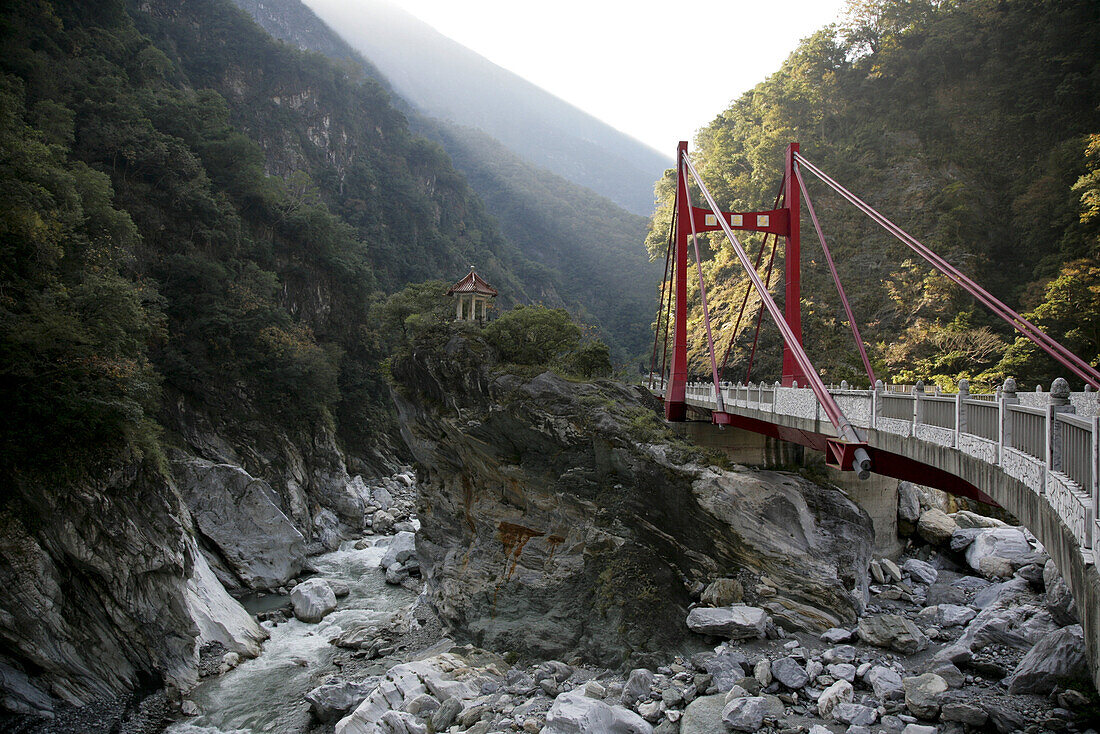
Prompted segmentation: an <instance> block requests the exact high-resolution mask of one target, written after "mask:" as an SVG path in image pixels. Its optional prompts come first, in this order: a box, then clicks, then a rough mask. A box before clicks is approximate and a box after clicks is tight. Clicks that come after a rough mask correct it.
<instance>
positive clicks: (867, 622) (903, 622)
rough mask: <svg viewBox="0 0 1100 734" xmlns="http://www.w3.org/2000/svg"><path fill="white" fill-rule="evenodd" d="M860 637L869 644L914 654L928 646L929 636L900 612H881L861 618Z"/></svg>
mask: <svg viewBox="0 0 1100 734" xmlns="http://www.w3.org/2000/svg"><path fill="white" fill-rule="evenodd" d="M858 634H859V639H861V640H863V641H864V642H866V643H867V644H868V645H875V646H876V647H886V648H890V649H891V650H896V651H897V652H900V653H902V654H903V655H912V654H913V653H915V652H920V651H921V650H924V649H925V648H927V647H928V637H927V636H925V634H924V633H923V632H921V630H920V628H918V627H917V625H915V624H913V623H912V622H911V621H909V620H908V619H906V618H905V617H902V616H900V615H898V614H879V615H872V616H867V617H864V618H863V619H861V620H859V627H858Z"/></svg>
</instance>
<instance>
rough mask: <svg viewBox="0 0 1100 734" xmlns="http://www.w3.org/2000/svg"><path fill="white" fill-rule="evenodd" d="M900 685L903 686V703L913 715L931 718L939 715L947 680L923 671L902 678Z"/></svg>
mask: <svg viewBox="0 0 1100 734" xmlns="http://www.w3.org/2000/svg"><path fill="white" fill-rule="evenodd" d="M902 685H903V686H905V705H906V707H907V708H908V709H909V711H910V712H912V714H913V715H914V716H916V717H918V718H921V719H932V720H934V719H935V718H936V717H937V716H939V714H940V704H941V703H942V702H943V695H944V694H945V693H947V681H945V680H944V679H943V678H941V677H939V676H938V675H936V674H935V673H925V674H924V675H918V676H914V677H912V678H906V679H904V680H903V681H902Z"/></svg>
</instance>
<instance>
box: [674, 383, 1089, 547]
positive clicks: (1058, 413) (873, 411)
mask: <svg viewBox="0 0 1100 734" xmlns="http://www.w3.org/2000/svg"><path fill="white" fill-rule="evenodd" d="M721 390H722V402H723V405H724V407H725V409H726V411H727V412H739V411H738V409H746V410H752V411H758V412H762V413H772V414H778V415H785V416H792V417H796V418H804V419H810V420H816V421H824V422H825V423H826V424H827V423H828V419H827V417H826V416H825V414H824V412H823V411H822V409H821V405H820V404H819V403H818V400H817V397H816V396H815V395H814V393H813V391H812V390H810V389H809V388H800V387H780V385H779V383H774V384H765V383H759V384H752V383H750V384H748V385H742V384H732V383H722V387H721ZM829 391H830V392H831V393H832V395H833V396H834V397H835V398H836V401H837V404H839V405H840V408H841V410H843V411H844V413H845V415H847V416H848V420H849V421H851V422H852V424H853V425H856V426H859V427H861V428H869V429H874V430H879V431H886V432H889V433H893V434H896V435H900V436H904V437H907V438H915V439H918V440H921V441H928V442H931V443H935V444H938V445H940V446H945V447H948V448H952V449H955V450H957V451H961V452H963V453H965V454H967V455H969V456H972V457H975V458H977V459H980V460H982V461H984V462H986V463H988V464H992V465H995V466H998V467H1000V468H1001V470H1002V471H1004V472H1005V473H1006V474H1008V475H1009V476H1011V477H1013V478H1015V479H1018V480H1020V481H1021V482H1022V483H1023V484H1024V485H1026V486H1027V487H1028V488H1029V489H1030V490H1031V491H1032V492H1034V493H1035V494H1036V495H1039V496H1041V497H1044V498H1045V499H1046V501H1047V502H1048V503H1049V504H1050V506H1051V507H1052V508H1054V510H1055V511H1056V512H1057V513H1058V516H1059V517H1060V518H1061V519H1062V522H1063V523H1065V525H1066V527H1067V528H1069V529H1070V531H1071V532H1072V533H1073V535H1074V536H1075V537H1076V538H1077V541H1078V542H1079V543H1080V545H1081V548H1082V550H1084V551H1086V553H1085V555H1086V556H1092V557H1094V558H1100V418H1098V417H1097V416H1098V415H1100V402H1098V400H1097V395H1098V394H1097V393H1096V392H1089V391H1086V392H1081V393H1071V392H1070V390H1069V385H1068V383H1066V381H1065V380H1063V379H1061V378H1059V379H1057V380H1055V381H1054V384H1053V385H1052V386H1051V390H1050V392H1048V393H1044V392H1042V391H1041V390H1040V389H1036V391H1035V392H1033V393H1029V392H1020V393H1018V392H1017V388H1016V381H1015V380H1012V379H1009V380H1006V381H1005V384H1004V385H1003V386H1001V387H998V388H997V392H996V394H989V395H978V394H973V395H972V394H970V392H969V391H968V385H967V383H966V381H965V380H963V381H960V383H959V392H958V393H952V394H946V393H941V392H940V391H939V389H938V388H935V389H934V390H933V392H927V391H926V390H925V387H924V385H923V384H921V383H917V384H916V385H914V386H884V385H883V384H882V382H881V381H879V383H878V384H877V385H876V389H874V390H853V389H850V388H849V387H848V385H847V383H841V385H840V386H830V389H829ZM654 392H655V393H657V394H661V395H663V394H664V389H663V386H661V385H658V386H657V387H656V388H655V389H654ZM687 402H688V403H689V404H690V405H694V406H697V407H701V408H708V409H711V410H716V409H717V408H718V401H717V399H716V396H715V390H714V385H713V384H712V383H689V384H688V386H687ZM756 417H760V416H756ZM826 430H828V429H826ZM1089 551H1091V552H1089Z"/></svg>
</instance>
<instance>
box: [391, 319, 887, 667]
mask: <svg viewBox="0 0 1100 734" xmlns="http://www.w3.org/2000/svg"><path fill="white" fill-rule="evenodd" d="M488 354H490V352H489V350H488V349H486V348H485V345H484V344H483V343H481V342H480V341H478V340H477V339H476V337H454V338H452V340H451V342H450V343H449V344H448V345H447V347H446V349H445V350H439V351H437V352H426V353H421V354H418V355H417V356H415V357H407V358H403V359H400V360H395V363H394V364H393V367H392V371H393V374H394V377H395V380H396V382H397V386H396V389H395V402H396V404H397V407H398V411H399V415H400V423H401V425H402V427H403V435H404V438H405V440H406V442H407V444H408V445H409V447H410V449H411V450H412V452H413V453H414V455H415V457H416V459H417V461H418V463H419V467H420V502H419V506H418V516H419V518H420V521H421V523H422V529H421V531H420V532H419V533H418V534H417V554H418V556H419V560H420V565H421V570H422V573H423V575H424V576H425V578H426V580H427V582H428V593H429V598H430V600H431V602H432V604H433V605H434V606H435V608H436V610H437V611H438V612H439V614H440V616H441V618H442V619H443V620H444V622H445V623H446V624H448V625H449V626H450V627H452V628H453V629H454V630H455V631H457V632H458V633H460V634H461V635H464V636H466V637H467V638H468V639H470V640H472V641H474V642H476V643H478V644H480V645H482V646H484V647H487V648H489V649H495V650H516V651H523V652H527V653H531V654H534V655H540V656H545V657H561V658H568V657H571V656H574V655H578V656H581V657H582V658H584V659H587V660H592V661H595V662H600V663H602V664H607V665H621V664H625V663H626V662H627V661H628V660H635V661H644V660H645V659H646V658H647V657H649V656H652V655H654V654H659V653H662V652H664V651H667V650H669V649H674V648H678V647H680V646H682V645H684V644H685V642H686V641H688V640H691V639H692V635H691V634H690V633H689V632H688V630H687V628H686V626H685V618H686V616H687V607H688V605H689V604H690V603H691V602H692V600H693V597H692V593H691V592H692V590H693V589H695V590H696V593H699V592H700V591H701V590H702V588H703V587H704V586H705V585H706V584H708V583H709V582H711V581H713V580H715V579H718V578H742V579H743V580H744V581H745V582H746V583H745V584H744V586H745V588H749V589H751V588H756V587H759V586H761V584H760V579H761V577H762V576H764V577H766V579H767V581H768V584H770V585H768V586H764V587H763V588H766V589H767V593H768V596H767V597H766V598H765V597H762V596H757V595H756V594H755V593H753V592H746V594H745V597H746V598H745V602H746V603H747V604H751V605H756V606H763V607H765V608H766V611H767V612H768V613H769V615H770V616H771V618H772V619H773V620H774V621H775V623H776V624H777V625H781V626H789V627H792V628H794V627H799V628H816V629H826V628H829V627H835V626H839V625H840V624H841V623H844V624H852V623H854V621H855V615H856V611H857V609H858V608H859V607H860V605H861V604H862V602H863V599H864V598H865V594H866V568H867V565H868V561H869V558H870V551H871V542H872V529H871V523H870V520H869V518H868V517H867V515H866V514H865V513H864V512H862V511H861V510H860V509H859V508H858V507H857V506H856V505H855V504H854V503H852V502H851V501H850V500H849V499H848V498H847V497H846V496H845V495H844V494H843V493H841V492H840V491H838V490H836V489H833V488H826V487H821V486H818V485H815V484H812V483H810V482H808V481H805V480H803V479H801V478H799V477H797V476H794V475H789V474H780V473H775V472H757V471H749V470H747V469H743V468H737V467H735V468H732V469H729V470H726V469H720V468H717V467H715V466H710V465H708V464H709V462H708V461H707V460H706V458H705V457H704V456H703V455H702V454H700V453H699V452H698V450H696V449H694V448H692V447H690V446H687V445H686V444H683V443H682V442H678V441H677V440H676V437H675V436H674V435H673V434H670V433H669V432H667V431H666V430H665V429H664V427H663V422H662V421H661V420H660V418H659V416H658V414H657V412H656V408H657V406H656V404H655V403H653V402H652V399H649V400H650V402H647V401H646V397H645V394H644V391H642V390H638V389H633V388H629V387H626V386H623V385H619V384H615V383H611V382H601V383H576V382H572V381H569V380H566V379H563V378H561V377H558V376H556V375H554V374H552V373H549V372H547V373H544V374H541V375H537V376H535V377H533V378H528V377H521V376H517V375H513V374H493V373H492V372H490V367H491V365H488V364H486V363H485V361H486V360H487V359H491V357H489V356H487V355H488ZM577 609H586V610H592V611H590V612H588V613H586V614H577V613H576V610H577ZM700 639H701V638H700Z"/></svg>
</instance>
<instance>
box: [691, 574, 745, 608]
mask: <svg viewBox="0 0 1100 734" xmlns="http://www.w3.org/2000/svg"><path fill="white" fill-rule="evenodd" d="M744 593H745V590H744V589H743V588H742V586H741V582H740V581H738V580H737V579H715V580H714V581H712V582H710V584H709V585H708V586H707V588H706V589H704V590H703V595H702V596H701V597H700V599H699V601H700V602H701V603H702V604H703V605H704V606H708V607H728V606H730V605H731V604H736V603H737V602H739V601H741V598H742V596H743V595H744Z"/></svg>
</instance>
